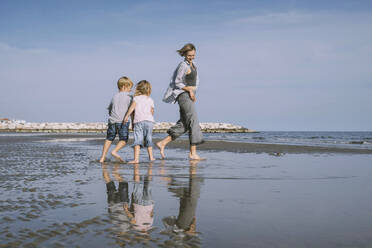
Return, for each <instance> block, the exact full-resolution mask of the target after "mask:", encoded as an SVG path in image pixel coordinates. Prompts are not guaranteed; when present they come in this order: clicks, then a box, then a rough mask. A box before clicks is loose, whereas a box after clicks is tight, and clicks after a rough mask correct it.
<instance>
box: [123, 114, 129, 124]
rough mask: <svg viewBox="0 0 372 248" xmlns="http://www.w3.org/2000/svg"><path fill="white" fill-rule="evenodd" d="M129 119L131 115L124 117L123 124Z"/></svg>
mask: <svg viewBox="0 0 372 248" xmlns="http://www.w3.org/2000/svg"><path fill="white" fill-rule="evenodd" d="M128 119H129V117H128V116H126V117H125V118H124V120H123V124H125V123H127V122H128Z"/></svg>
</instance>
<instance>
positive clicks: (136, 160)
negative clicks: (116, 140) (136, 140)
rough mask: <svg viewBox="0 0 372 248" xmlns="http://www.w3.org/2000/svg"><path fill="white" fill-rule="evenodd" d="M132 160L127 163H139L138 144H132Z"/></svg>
mask: <svg viewBox="0 0 372 248" xmlns="http://www.w3.org/2000/svg"><path fill="white" fill-rule="evenodd" d="M133 151H134V160H132V161H129V162H128V164H138V163H139V153H140V146H139V145H138V146H134V148H133Z"/></svg>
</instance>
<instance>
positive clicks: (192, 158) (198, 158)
mask: <svg viewBox="0 0 372 248" xmlns="http://www.w3.org/2000/svg"><path fill="white" fill-rule="evenodd" d="M189 159H190V160H206V158H201V157H200V156H199V155H198V154H193V155H191V154H189Z"/></svg>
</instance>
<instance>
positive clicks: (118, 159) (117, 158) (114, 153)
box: [111, 152, 124, 162]
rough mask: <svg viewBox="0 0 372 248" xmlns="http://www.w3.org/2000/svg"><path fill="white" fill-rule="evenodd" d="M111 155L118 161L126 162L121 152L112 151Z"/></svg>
mask: <svg viewBox="0 0 372 248" xmlns="http://www.w3.org/2000/svg"><path fill="white" fill-rule="evenodd" d="M111 155H112V156H113V157H114V158H115V159H116V160H117V161H118V162H124V160H123V159H122V158H121V157H120V155H119V154H117V153H116V152H111Z"/></svg>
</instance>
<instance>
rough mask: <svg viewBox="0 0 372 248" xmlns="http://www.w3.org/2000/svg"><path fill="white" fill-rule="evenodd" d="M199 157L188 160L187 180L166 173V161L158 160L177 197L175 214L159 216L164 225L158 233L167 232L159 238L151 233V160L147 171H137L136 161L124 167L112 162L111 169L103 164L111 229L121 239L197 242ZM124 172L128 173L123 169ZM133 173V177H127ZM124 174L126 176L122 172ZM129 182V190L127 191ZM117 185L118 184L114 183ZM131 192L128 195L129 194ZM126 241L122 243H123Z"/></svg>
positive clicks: (177, 243)
mask: <svg viewBox="0 0 372 248" xmlns="http://www.w3.org/2000/svg"><path fill="white" fill-rule="evenodd" d="M198 162H199V161H190V162H189V170H188V176H187V181H185V180H184V178H178V177H176V176H172V175H168V174H167V171H166V166H167V165H166V162H165V161H161V163H160V166H159V168H158V169H159V176H160V177H159V178H160V179H161V181H160V183H161V182H165V186H166V187H167V189H168V192H170V193H172V194H173V197H174V196H175V197H177V198H178V199H179V208H178V215H177V216H173V215H172V214H175V213H169V215H168V216H165V217H164V216H159V218H160V219H161V220H162V223H163V225H164V228H162V230H161V234H162V235H165V236H164V237H166V236H168V238H166V239H164V238H163V239H162V240H160V239H159V238H155V237H152V236H156V235H157V234H156V232H154V233H152V229H153V223H154V206H155V201H154V199H153V197H152V192H151V183H152V177H153V175H152V171H153V164H152V163H150V164H148V165H146V166H147V169H146V172H145V173H142V174H141V172H140V166H139V165H138V164H136V165H134V166H133V167H129V168H123V167H121V166H123V165H120V164H114V165H113V166H112V169H111V175H110V166H108V165H107V164H102V174H103V179H104V181H105V183H106V192H107V202H108V212H109V217H110V220H111V223H112V231H113V232H114V233H116V235H115V237H116V238H118V240H121V242H129V243H133V242H135V243H136V242H138V241H144V240H147V241H157V242H155V243H157V245H165V246H184V245H186V246H187V245H191V246H193V247H199V246H200V242H201V241H200V237H199V236H200V233H198V232H197V231H196V226H197V225H196V209H197V202H198V199H199V197H200V186H201V184H202V182H203V179H202V178H200V177H198V176H197V173H196V172H197V164H198ZM125 172H127V173H125ZM131 173H133V180H128V179H127V178H126V177H128V178H129V177H130V176H128V175H131ZM125 175H127V176H125ZM131 184H132V186H133V187H132V192H130V188H131ZM161 184H162V183H161ZM116 185H117V186H116ZM129 195H131V197H129ZM123 244H125V243H123Z"/></svg>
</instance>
